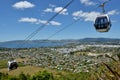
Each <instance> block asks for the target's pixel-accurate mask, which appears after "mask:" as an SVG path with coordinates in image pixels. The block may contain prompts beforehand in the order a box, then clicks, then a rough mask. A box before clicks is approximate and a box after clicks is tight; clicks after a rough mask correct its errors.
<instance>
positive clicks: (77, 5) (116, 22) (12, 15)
mask: <svg viewBox="0 0 120 80" xmlns="http://www.w3.org/2000/svg"><path fill="white" fill-rule="evenodd" d="M69 1H70V0H0V42H1V41H10V40H24V39H25V38H26V37H27V36H28V35H30V34H31V33H32V32H34V31H35V30H36V29H37V28H39V27H40V26H41V25H43V24H45V23H46V21H47V20H49V19H50V18H51V17H52V16H53V15H55V14H56V13H58V12H59V11H60V10H61V9H63V7H64V6H65V5H66V4H67V3H68V2H69ZM104 1H106V0H74V2H73V3H72V4H71V5H70V6H68V7H67V8H65V9H64V10H63V11H62V12H61V13H60V14H59V15H58V16H57V17H55V18H54V19H53V20H52V21H50V22H49V24H47V25H46V26H45V27H44V28H43V29H42V30H41V31H40V32H39V33H38V34H36V35H35V36H34V37H33V38H32V39H47V38H48V37H49V36H51V35H52V34H54V33H55V32H56V31H59V30H60V29H62V28H63V27H65V26H66V25H69V24H70V23H72V22H73V21H75V20H76V19H78V18H80V20H79V21H78V22H76V23H74V24H73V25H71V26H70V27H69V28H66V29H65V30H63V31H61V32H60V33H58V34H56V35H55V36H53V37H52V38H51V39H81V38H86V37H92V38H96V37H106V38H120V6H119V4H120V0H111V1H109V3H107V4H106V7H105V9H106V13H107V14H108V15H109V16H110V18H111V20H112V27H111V29H110V31H109V32H107V33H99V32H97V31H96V30H95V28H94V26H93V21H94V19H95V17H96V16H97V15H99V14H100V13H101V9H100V8H97V6H98V5H99V4H100V2H104Z"/></svg>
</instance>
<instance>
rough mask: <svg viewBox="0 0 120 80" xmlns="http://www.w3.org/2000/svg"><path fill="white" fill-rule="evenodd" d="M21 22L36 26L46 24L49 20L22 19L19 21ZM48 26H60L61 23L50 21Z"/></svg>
mask: <svg viewBox="0 0 120 80" xmlns="http://www.w3.org/2000/svg"><path fill="white" fill-rule="evenodd" d="M18 21H19V22H28V23H34V24H46V23H47V20H41V19H37V18H28V17H25V18H21V19H19V20H18ZM46 25H53V26H59V25H61V23H60V22H57V21H50V22H49V23H48V24H46Z"/></svg>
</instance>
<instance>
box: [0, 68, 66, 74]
mask: <svg viewBox="0 0 120 80" xmlns="http://www.w3.org/2000/svg"><path fill="white" fill-rule="evenodd" d="M44 70H47V71H48V72H50V73H53V74H54V75H55V76H58V75H59V74H63V75H64V74H67V73H66V72H64V71H58V70H52V69H46V68H40V67H36V66H24V67H18V69H15V70H12V71H8V70H7V68H3V69H0V72H3V73H8V74H9V75H15V76H17V75H19V74H20V73H21V72H23V73H24V74H30V75H33V74H35V73H36V72H38V71H44Z"/></svg>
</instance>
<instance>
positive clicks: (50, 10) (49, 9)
mask: <svg viewBox="0 0 120 80" xmlns="http://www.w3.org/2000/svg"><path fill="white" fill-rule="evenodd" d="M44 12H53V10H52V8H46V9H45V10H44Z"/></svg>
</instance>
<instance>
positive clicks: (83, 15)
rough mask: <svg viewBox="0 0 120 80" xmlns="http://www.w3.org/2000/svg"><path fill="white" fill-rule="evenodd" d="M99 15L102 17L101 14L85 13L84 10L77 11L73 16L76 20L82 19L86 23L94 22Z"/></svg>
mask: <svg viewBox="0 0 120 80" xmlns="http://www.w3.org/2000/svg"><path fill="white" fill-rule="evenodd" d="M98 15H100V13H99V12H95V11H92V12H83V11H82V10H80V11H76V12H74V13H73V14H72V16H73V18H74V19H79V18H82V19H83V20H84V21H94V20H95V18H96V16H98Z"/></svg>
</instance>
